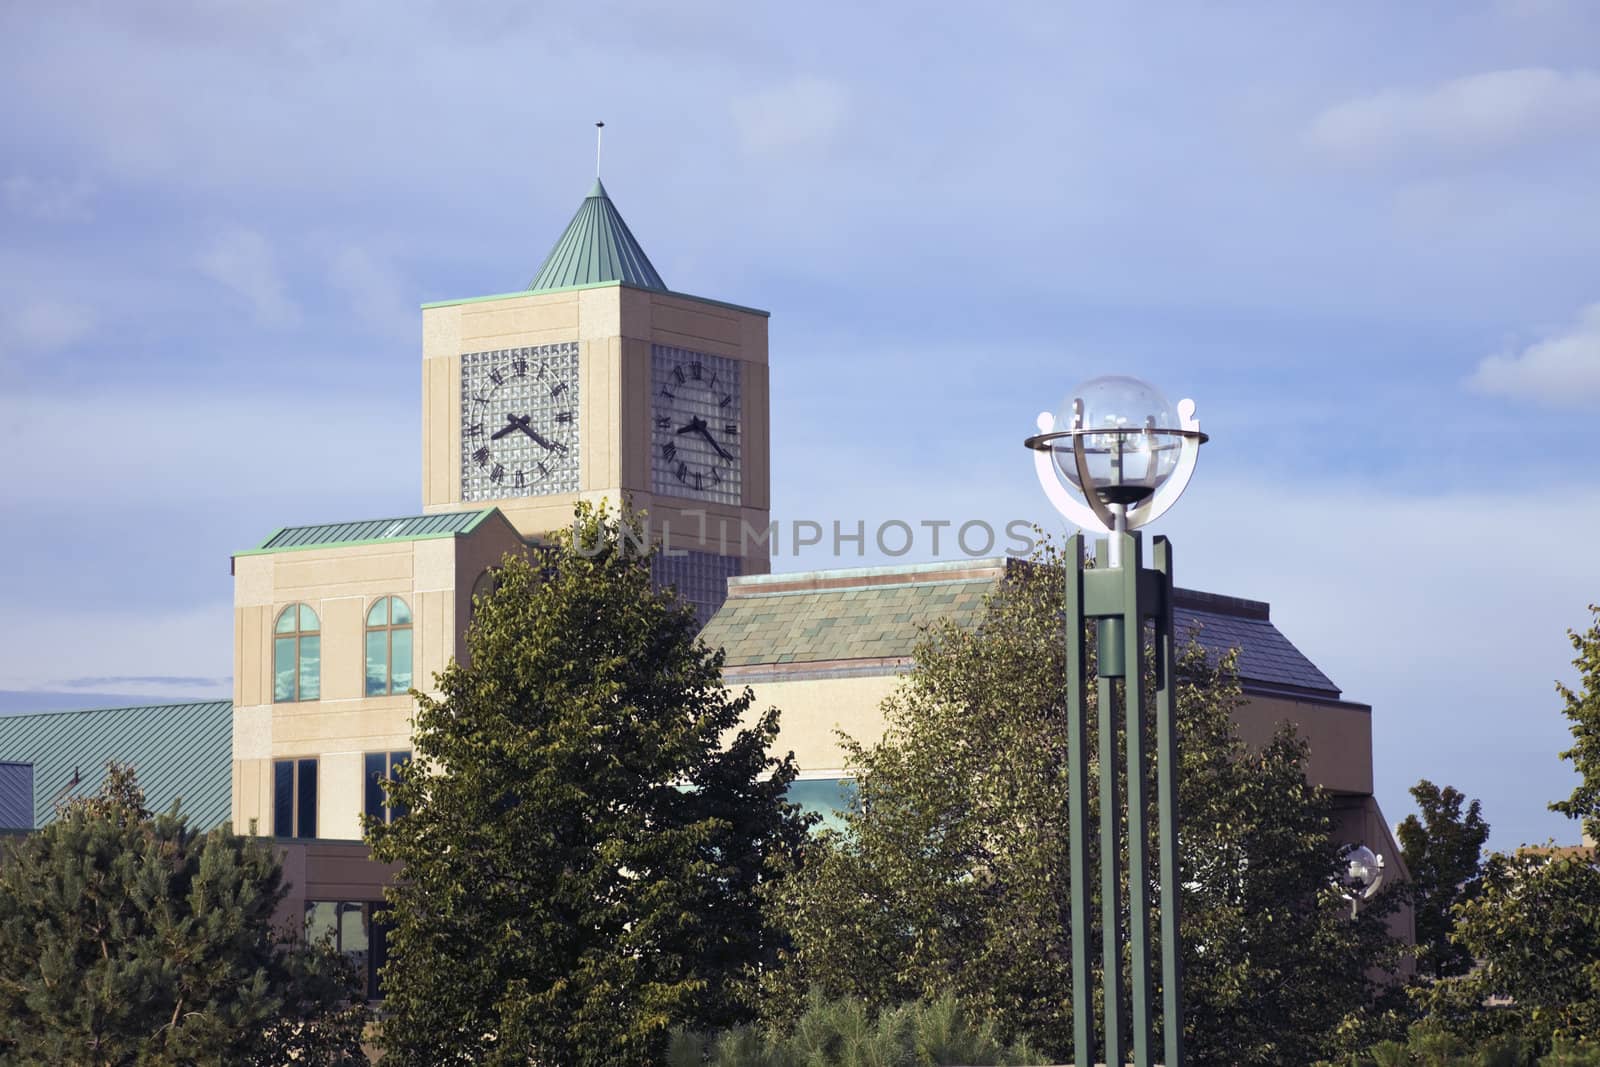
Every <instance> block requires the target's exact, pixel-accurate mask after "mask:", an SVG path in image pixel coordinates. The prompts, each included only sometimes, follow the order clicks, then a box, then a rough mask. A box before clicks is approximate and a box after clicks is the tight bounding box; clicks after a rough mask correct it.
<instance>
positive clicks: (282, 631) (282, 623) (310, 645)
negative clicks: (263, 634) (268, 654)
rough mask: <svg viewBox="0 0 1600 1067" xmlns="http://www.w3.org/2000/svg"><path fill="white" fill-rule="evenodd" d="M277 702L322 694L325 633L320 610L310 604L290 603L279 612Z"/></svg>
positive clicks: (275, 633)
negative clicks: (318, 616)
mask: <svg viewBox="0 0 1600 1067" xmlns="http://www.w3.org/2000/svg"><path fill="white" fill-rule="evenodd" d="M272 676H273V682H272V699H273V701H274V702H280V703H281V702H284V701H295V700H319V699H321V697H322V634H321V627H320V626H319V625H318V623H317V613H316V612H314V611H312V610H311V607H310V606H309V605H307V604H290V605H289V606H288V607H286V608H284V609H283V611H281V612H279V614H278V625H277V626H275V627H273V638H272Z"/></svg>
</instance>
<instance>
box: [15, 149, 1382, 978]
mask: <svg viewBox="0 0 1600 1067" xmlns="http://www.w3.org/2000/svg"><path fill="white" fill-rule="evenodd" d="M767 325H768V316H767V313H766V312H764V311H758V310H754V309H751V308H744V307H739V306H736V305H733V304H728V303H725V302H722V301H718V300H712V299H707V298H704V297H697V296H689V295H685V294H682V293H676V292H672V291H670V290H669V289H668V288H667V287H666V285H665V284H664V283H663V282H662V280H661V278H660V276H659V275H658V274H657V273H656V271H655V269H654V268H653V267H652V266H651V264H650V261H649V259H648V258H647V257H646V256H645V254H644V252H643V250H642V249H641V248H640V247H639V245H638V243H637V242H636V241H635V240H634V238H633V235H632V233H631V232H630V231H629V230H628V227H627V225H626V223H624V222H623V220H622V218H621V216H620V215H619V214H618V213H617V210H616V208H615V206H614V205H613V204H612V202H611V200H610V198H609V197H608V196H607V194H606V191H605V189H604V188H603V187H602V186H601V184H600V183H599V181H598V180H597V181H596V182H595V184H594V187H593V189H592V190H591V191H590V193H589V195H588V196H587V197H586V198H585V199H584V201H583V203H582V205H581V206H580V208H579V210H578V212H577V213H576V215H575V216H574V217H573V220H572V222H571V224H570V225H569V226H568V228H567V230H566V232H565V233H564V234H563V235H562V237H561V239H560V240H559V241H558V242H557V244H556V246H555V248H554V249H553V250H552V252H551V253H550V256H549V257H548V259H547V260H546V262H545V264H544V265H543V267H542V268H541V269H540V271H539V273H538V275H537V276H536V277H535V279H534V280H533V282H532V284H531V285H530V286H529V288H528V289H526V290H523V291H518V292H514V293H507V294H503V295H498V296H487V297H477V298H468V299H460V300H446V301H440V302H437V303H432V304H427V305H424V307H423V309H422V353H421V355H422V359H421V366H420V371H421V373H420V384H421V391H422V426H421V450H420V459H421V486H422V493H421V497H422V499H421V510H420V512H419V513H418V514H414V515H410V516H403V517H399V518H385V519H373V520H361V521H348V522H334V523H326V524H320V525H314V526H302V527H293V528H288V529H283V530H278V531H275V532H273V533H272V534H270V535H269V536H268V537H266V538H265V539H264V540H263V541H262V542H261V543H260V544H259V545H257V546H256V547H254V548H251V549H248V550H246V551H241V552H239V553H237V554H236V555H235V556H234V558H233V579H234V620H233V623H234V695H233V702H232V708H231V745H229V746H228V747H229V750H230V752H231V759H230V761H229V765H228V766H227V767H226V768H223V767H221V766H220V765H218V764H219V761H218V760H216V758H215V757H212V756H207V757H205V758H203V759H196V760H193V761H188V762H185V763H183V765H182V767H181V768H179V769H178V770H177V771H175V772H174V773H173V774H171V775H169V776H168V777H166V778H162V779H160V782H161V788H160V789H159V790H157V791H156V793H154V794H153V795H152V796H151V800H152V802H155V803H156V804H157V805H158V806H164V804H165V803H166V802H167V801H168V800H169V799H170V798H169V797H168V796H167V795H165V794H166V793H171V794H172V795H180V796H188V795H191V794H193V793H198V792H200V791H202V786H203V787H204V788H205V789H210V788H212V785H213V784H214V782H215V779H216V778H217V777H218V776H220V775H223V774H226V777H227V781H228V783H229V790H228V791H229V793H230V794H231V803H230V805H229V811H230V813H231V818H232V821H233V823H234V826H235V827H236V828H237V829H238V830H240V831H242V832H248V833H252V834H258V835H261V836H271V837H273V838H275V839H277V840H278V842H279V844H280V847H281V849H282V850H283V853H284V855H285V864H286V871H287V875H288V881H289V882H290V883H291V885H292V892H291V896H290V898H289V901H288V902H287V905H286V908H287V912H286V919H287V921H291V922H293V923H295V924H296V925H298V924H300V923H301V922H302V921H303V922H304V923H305V924H306V927H307V928H308V929H309V930H310V931H311V932H313V933H321V932H324V931H332V932H333V933H334V936H335V937H336V938H337V940H338V943H339V944H340V946H341V947H342V948H344V949H345V951H347V952H348V953H350V954H351V955H352V956H353V957H356V958H357V959H358V960H359V961H361V962H362V963H363V965H364V966H365V967H366V968H367V970H368V973H369V988H370V989H371V990H372V992H373V994H374V995H376V983H375V979H373V978H372V977H371V975H372V974H373V973H375V971H376V968H377V967H378V966H379V965H380V964H381V961H382V956H383V927H382V924H381V920H380V918H379V914H380V910H381V909H380V902H381V896H382V892H381V891H382V887H383V885H384V884H385V883H386V882H387V880H388V879H389V877H390V875H391V873H392V872H390V871H389V870H388V869H386V868H384V867H382V866H380V865H377V864H374V863H373V862H371V861H370V860H369V859H368V858H367V855H366V850H365V847H364V846H363V845H362V844H361V843H360V840H359V839H360V836H361V821H360V820H361V816H362V814H363V813H367V814H372V815H374V816H376V817H379V818H388V817H392V815H393V814H394V813H392V812H389V811H387V810H386V809H385V808H384V805H383V793H382V790H381V788H380V787H379V786H378V784H377V783H378V782H379V781H380V780H381V779H382V778H384V777H386V776H387V775H388V773H389V772H390V770H391V769H392V767H393V766H394V765H395V764H396V763H397V762H399V761H401V760H404V759H406V758H408V756H409V754H410V748H411V742H410V738H411V720H412V710H413V706H412V700H411V698H410V697H409V696H408V695H407V694H408V691H409V690H410V689H411V687H413V686H415V687H417V688H419V689H422V690H424V691H426V690H428V689H429V687H430V685H431V680H432V679H433V677H434V674H435V673H436V672H438V671H440V670H441V669H442V668H443V667H444V666H445V665H446V664H447V663H448V662H449V661H450V660H451V659H452V658H460V657H462V656H463V655H464V652H465V649H464V634H465V631H466V627H467V623H468V621H469V619H470V616H471V611H472V598H473V595H474V593H476V592H481V591H483V590H484V589H486V588H488V583H489V582H490V581H491V580H492V569H493V568H494V567H495V565H496V564H497V563H498V562H499V561H500V560H501V559H502V557H503V556H504V555H505V554H506V553H508V552H512V553H515V552H521V551H524V550H525V549H526V548H527V546H528V545H530V544H533V543H536V542H537V541H538V540H539V539H540V538H541V537H543V536H544V535H547V534H548V533H549V532H550V531H551V530H554V529H557V528H559V527H561V526H563V525H565V524H566V523H568V522H570V521H571V518H572V512H573V507H574V504H575V503H576V502H578V501H580V500H587V501H599V500H602V499H604V500H609V501H611V502H613V503H616V502H618V501H620V500H622V499H623V498H628V499H630V500H631V502H632V503H633V504H634V506H636V507H639V508H643V509H645V510H646V511H647V512H648V514H649V516H650V521H651V531H652V536H653V537H654V538H656V539H658V540H659V539H662V538H670V541H671V544H672V546H673V547H674V549H675V551H674V553H672V554H662V555H659V556H657V557H656V560H655V563H654V564H653V566H654V568H655V573H654V578H655V579H656V581H657V583H658V584H659V585H662V586H671V587H673V588H675V589H676V590H677V591H678V593H679V595H681V596H683V597H684V598H685V599H687V600H689V601H690V602H691V603H693V604H694V606H695V608H696V610H697V611H698V612H699V614H700V616H701V619H702V621H705V622H707V623H708V625H707V628H706V630H705V631H704V633H705V637H706V639H707V640H708V641H710V642H711V643H713V644H718V645H722V646H724V647H726V649H727V651H728V672H727V679H728V683H729V684H730V685H731V686H737V687H742V686H744V685H751V686H753V687H754V688H755V690H756V694H757V698H758V702H759V704H760V705H761V706H766V705H768V704H773V705H777V706H778V707H779V708H780V709H781V710H782V716H783V717H782V731H783V733H782V736H781V740H780V746H781V747H783V748H792V749H793V750H794V752H795V754H796V756H797V758H798V761H799V763H800V766H801V768H802V772H803V773H802V779H803V780H802V781H801V782H800V783H798V784H797V786H796V789H795V794H794V795H795V797H796V799H798V800H800V801H802V802H803V803H805V804H807V805H808V806H810V807H812V808H814V809H816V810H819V811H822V812H823V813H824V814H828V813H832V812H834V811H836V809H837V808H838V807H839V806H840V805H841V804H843V803H845V798H846V791H847V788H848V786H847V782H848V779H849V776H850V768H848V767H847V766H845V762H844V758H843V755H842V753H841V750H840V748H839V745H838V741H837V737H836V735H835V730H838V729H843V730H845V731H846V732H848V733H849V734H851V735H852V736H854V737H856V738H858V739H862V740H871V739H873V738H875V737H876V736H877V734H878V733H879V731H881V728H882V721H881V713H880V710H879V704H880V702H881V701H882V699H883V697H884V696H885V695H887V694H888V692H889V691H890V690H891V689H892V688H893V687H894V686H895V685H896V684H897V679H898V677H899V676H900V675H901V674H902V673H903V672H904V671H905V669H906V668H907V666H908V664H909V656H910V653H911V650H912V647H913V645H914V643H915V640H916V636H917V632H918V626H919V625H920V624H923V623H926V622H931V621H934V620H936V619H941V618H943V619H954V620H956V621H958V622H975V621H976V620H977V619H978V618H979V617H980V615H981V611H982V606H983V597H984V594H985V593H986V592H988V591H989V590H991V589H992V588H993V587H994V585H995V583H996V582H997V581H999V580H1000V579H1001V578H1002V577H1003V575H1004V574H1005V571H1006V568H1007V567H1008V566H1010V565H1011V564H1009V563H1008V562H1007V561H1006V560H1003V559H985V560H964V561H958V562H954V563H932V564H923V565H917V566H910V567H894V568H884V569H864V570H851V571H824V572H813V573H808V574H779V575H773V574H770V573H769V571H770V569H771V568H770V564H769V560H768V558H767V555H766V553H765V548H764V547H763V543H762V542H761V541H760V540H759V537H756V538H752V537H748V536H743V535H742V534H743V533H744V532H745V531H756V532H758V533H759V532H764V531H766V530H767V527H768V524H769V521H770V492H771V485H770V468H771V463H770V435H771V426H770V424H769V417H768V416H769V411H770V404H769V385H768V382H769V378H768V334H767ZM730 545H732V546H743V547H734V548H730V547H729V546H730ZM752 546H753V547H752ZM1178 615H1179V620H1180V623H1185V622H1188V623H1193V624H1195V625H1197V626H1198V627H1199V628H1200V633H1201V638H1202V641H1204V642H1205V643H1207V644H1209V645H1211V646H1212V647H1215V648H1218V649H1221V648H1228V647H1234V646H1238V647H1241V648H1242V649H1243V656H1242V666H1243V673H1244V678H1245V684H1246V689H1247V692H1248V695H1249V697H1250V703H1249V706H1248V707H1247V708H1246V709H1245V710H1244V711H1243V712H1242V714H1241V719H1240V728H1241V730H1242V732H1243V733H1244V735H1245V736H1246V737H1247V738H1253V739H1254V738H1265V737H1266V736H1267V735H1268V734H1269V733H1270V731H1271V729H1272V727H1273V725H1274V724H1275V723H1276V722H1278V721H1280V720H1283V719H1288V720H1291V721H1293V722H1294V723H1296V724H1297V725H1298V726H1299V728H1300V730H1301V731H1302V733H1304V734H1305V735H1306V736H1307V737H1309V739H1310V741H1311V766H1310V775H1311V777H1312V778H1313V779H1314V780H1316V781H1317V782H1319V783H1321V784H1323V785H1326V786H1327V787H1328V788H1329V789H1331V790H1333V791H1334V792H1335V794H1336V795H1337V796H1338V797H1339V798H1340V802H1341V805H1342V807H1343V811H1344V823H1343V825H1342V826H1341V827H1340V829H1339V836H1340V837H1341V838H1342V839H1343V840H1346V841H1352V842H1355V841H1360V842H1365V843H1367V844H1369V845H1370V846H1371V847H1373V848H1374V849H1375V850H1377V851H1380V852H1383V853H1384V854H1385V855H1386V856H1389V857H1392V861H1391V862H1392V863H1394V864H1398V862H1399V857H1398V849H1397V848H1396V847H1395V845H1394V842H1393V840H1392V838H1391V837H1390V836H1389V831H1388V829H1387V827H1386V825H1385V823H1384V820H1383V817H1382V814H1381V813H1380V812H1379V811H1378V808H1377V805H1376V802H1375V801H1374V799H1373V795H1372V794H1373V782H1372V751H1371V746H1372V733H1371V714H1372V713H1371V709H1370V708H1368V707H1366V706H1364V705H1361V704H1358V703H1353V702H1350V701H1347V700H1345V699H1344V698H1343V697H1342V695H1341V693H1340V692H1339V690H1338V689H1337V688H1336V687H1335V686H1334V685H1333V683H1332V682H1331V681H1329V680H1328V679H1327V678H1326V677H1325V676H1324V675H1323V674H1322V672H1321V671H1319V670H1317V668H1316V667H1315V666H1314V665H1313V664H1312V663H1311V662H1310V661H1309V660H1308V659H1307V658H1306V657H1305V656H1304V655H1302V654H1301V653H1300V652H1299V650H1297V649H1295V647H1294V646H1293V645H1292V644H1291V643H1290V642H1289V641H1288V640H1287V639H1286V638H1285V637H1284V636H1283V635H1282V634H1281V633H1279V632H1278V631H1277V629H1276V628H1275V627H1273V625H1272V623H1271V620H1270V617H1269V614H1268V610H1267V606H1266V605H1265V604H1259V603H1254V602H1248V601H1241V600H1236V599H1233V598H1228V597H1220V596H1214V595H1208V594H1203V593H1193V592H1184V593H1181V594H1180V598H1179V602H1178ZM226 714H227V709H225V708H224V709H222V715H224V716H225V715H226ZM105 716H109V717H102V719H101V720H100V721H101V722H102V725H103V726H104V727H105V728H104V729H102V730H101V734H103V735H104V737H103V738H102V739H101V740H98V741H96V745H98V746H99V747H96V748H95V749H94V751H95V753H96V756H95V757H94V758H87V759H86V758H83V757H84V755H86V754H87V750H85V751H84V753H78V752H77V750H76V749H74V748H73V742H72V738H73V737H74V736H81V737H87V736H88V733H87V732H85V731H86V730H87V727H85V728H84V730H81V731H80V732H79V733H78V734H76V735H75V734H73V733H72V732H71V731H65V732H63V731H61V730H52V729H51V727H52V726H53V725H59V723H51V722H49V721H47V720H52V719H56V718H57V717H55V716H33V717H29V718H30V719H37V720H40V722H39V723H38V724H34V725H30V724H28V723H22V722H21V720H20V719H19V721H18V723H17V724H14V725H13V727H12V728H9V730H8V728H7V727H5V721H4V720H0V761H9V763H8V769H7V770H6V772H5V773H6V779H5V780H6V781H13V780H14V781H16V782H18V783H21V782H23V781H27V782H28V783H29V784H28V786H27V788H28V789H29V790H32V792H33V795H34V798H35V803H34V810H36V811H39V812H47V811H48V805H47V804H41V802H40V801H39V800H38V799H37V798H38V797H39V796H40V795H41V794H40V790H56V789H58V788H61V789H64V790H66V791H67V792H68V793H69V792H70V791H72V790H76V791H79V792H82V791H86V790H88V789H92V788H93V787H94V785H95V784H96V782H97V781H98V774H97V773H91V774H90V775H88V776H81V775H80V774H79V773H78V772H79V768H80V766H87V767H91V768H92V767H94V766H95V763H96V759H97V758H98V759H100V760H101V761H103V758H104V757H103V754H102V753H103V752H110V753H111V754H113V755H115V754H116V752H118V751H123V750H127V752H128V754H129V756H134V757H136V759H135V762H136V763H137V762H138V761H139V760H145V759H150V760H154V759H155V754H150V755H146V753H145V749H139V751H138V752H134V747H137V746H135V745H134V742H133V741H131V740H128V739H127V737H128V736H129V735H125V734H123V733H119V732H118V729H120V727H118V728H117V729H111V727H112V726H113V725H115V724H117V723H124V722H126V723H135V722H140V721H144V718H148V716H144V717H141V709H117V710H115V711H114V712H107V713H105ZM185 716H187V717H188V718H187V719H186V718H185ZM160 718H161V721H162V722H163V723H164V724H166V726H165V729H166V730H168V731H169V732H170V734H171V736H172V740H171V741H170V742H163V748H162V749H161V752H163V753H164V752H165V746H166V745H168V744H181V743H182V741H181V737H182V735H183V733H184V730H185V726H184V724H185V722H188V723H191V724H192V729H193V731H194V733H195V736H200V735H201V734H204V735H205V736H207V737H211V736H212V734H213V733H215V732H216V730H217V727H218V725H219V724H220V725H221V726H222V727H223V730H224V735H223V736H226V735H225V730H226V721H225V720H224V719H222V718H219V717H218V706H217V705H214V704H206V705H201V704H195V705H184V706H176V707H169V708H166V709H162V711H161V716H160ZM84 721H85V722H88V721H90V720H88V719H86V720H84ZM97 736H98V735H97ZM118 738H122V739H121V740H118ZM119 745H120V746H122V747H121V748H120V749H119V748H118V747H117V746H119ZM107 746H110V747H109V748H107ZM130 746H132V747H130ZM147 747H148V746H147ZM206 751H207V752H211V751H213V749H211V748H207V749H206ZM30 761H31V762H30ZM24 763H26V764H27V766H26V768H25V769H24V768H23V764H24ZM11 764H15V769H12V768H11ZM36 764H37V768H42V770H38V769H37V768H36V766H35V765H36ZM68 767H72V768H73V770H72V777H71V780H70V781H67V782H66V783H65V785H64V786H62V785H61V784H60V783H59V782H58V781H57V779H64V777H65V775H66V768H68ZM24 772H25V774H26V777H24ZM186 776H187V777H186ZM169 778H170V784H169ZM0 784H3V783H0ZM17 788H18V789H20V788H21V787H20V786H18V787H17ZM216 792H217V793H218V795H219V796H220V792H221V791H220V789H217V790H216ZM54 795H67V794H66V793H57V794H54ZM13 806H14V807H16V808H18V810H21V809H22V808H23V807H24V806H25V803H24V801H23V800H20V799H19V801H18V803H17V804H15V805H13ZM45 817H48V816H47V815H41V816H40V818H45Z"/></svg>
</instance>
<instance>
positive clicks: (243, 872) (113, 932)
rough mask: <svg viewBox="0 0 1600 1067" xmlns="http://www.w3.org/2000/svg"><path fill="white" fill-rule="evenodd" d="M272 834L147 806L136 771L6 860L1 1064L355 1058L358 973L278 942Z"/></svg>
mask: <svg viewBox="0 0 1600 1067" xmlns="http://www.w3.org/2000/svg"><path fill="white" fill-rule="evenodd" d="M283 893H284V890H283V888H282V885H281V872H280V870H279V866H278V862H277V859H276V857H275V856H274V855H273V853H272V851H271V848H270V846H268V845H267V844H265V843H262V842H258V841H255V840H252V839H250V838H246V837H240V836H238V835H236V834H234V833H233V832H232V831H231V829H230V828H228V827H223V828H221V829H217V830H213V831H211V832H209V833H206V834H196V833H194V832H192V831H190V830H189V828H188V826H187V824H186V822H185V820H184V818H183V817H182V816H181V815H179V814H178V809H177V807H176V805H175V806H174V807H173V809H172V810H171V811H169V812H167V813H166V814H163V815H155V816H152V815H151V813H150V812H148V811H147V810H145V807H144V798H143V795H142V794H141V793H140V791H139V788H138V784H137V782H136V781H135V780H134V776H133V772H132V771H131V770H127V769H124V768H121V767H117V766H115V765H113V766H111V767H109V768H108V771H107V776H106V784H105V786H104V788H103V789H102V790H101V792H100V793H99V795H97V796H94V797H89V798H86V799H81V800H75V801H72V802H71V803H69V804H67V805H65V806H64V807H63V808H62V809H61V810H60V811H59V812H58V818H57V819H56V820H55V821H54V822H52V823H51V824H50V825H49V826H47V827H46V828H45V829H43V830H41V831H39V832H38V833H35V834H30V835H28V836H26V837H22V838H19V839H16V840H15V841H14V842H12V843H11V844H10V845H9V847H8V849H7V853H6V855H5V857H4V860H3V861H0V1062H3V1063H30V1064H31V1063H61V1064H88V1063H94V1064H132V1063H141V1064H145V1063H149V1064H176V1063H196V1062H205V1063H218V1062H221V1063H241V1064H282V1063H290V1062H294V1063H303V1064H319V1063H320V1064H335V1063H357V1062H365V1060H364V1058H363V1057H362V1056H361V1049H360V1036H361V1029H362V1026H363V1024H364V1022H365V1018H366V1011H365V1005H364V1004H356V1003H352V1001H351V996H350V993H351V990H352V982H353V977H354V976H353V975H351V974H350V973H349V971H348V970H347V969H346V968H345V966H344V963H343V960H342V959H340V958H339V957H337V956H335V955H333V954H332V953H330V952H328V951H326V950H325V949H320V948H318V947H317V946H305V945H295V944H291V943H285V942H284V941H282V940H281V939H280V938H279V936H278V935H277V934H276V933H275V931H274V930H273V927H272V924H271V920H272V916H273V912H274V910H275V909H276V907H277V905H278V902H279V901H280V900H281V899H282V897H283Z"/></svg>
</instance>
